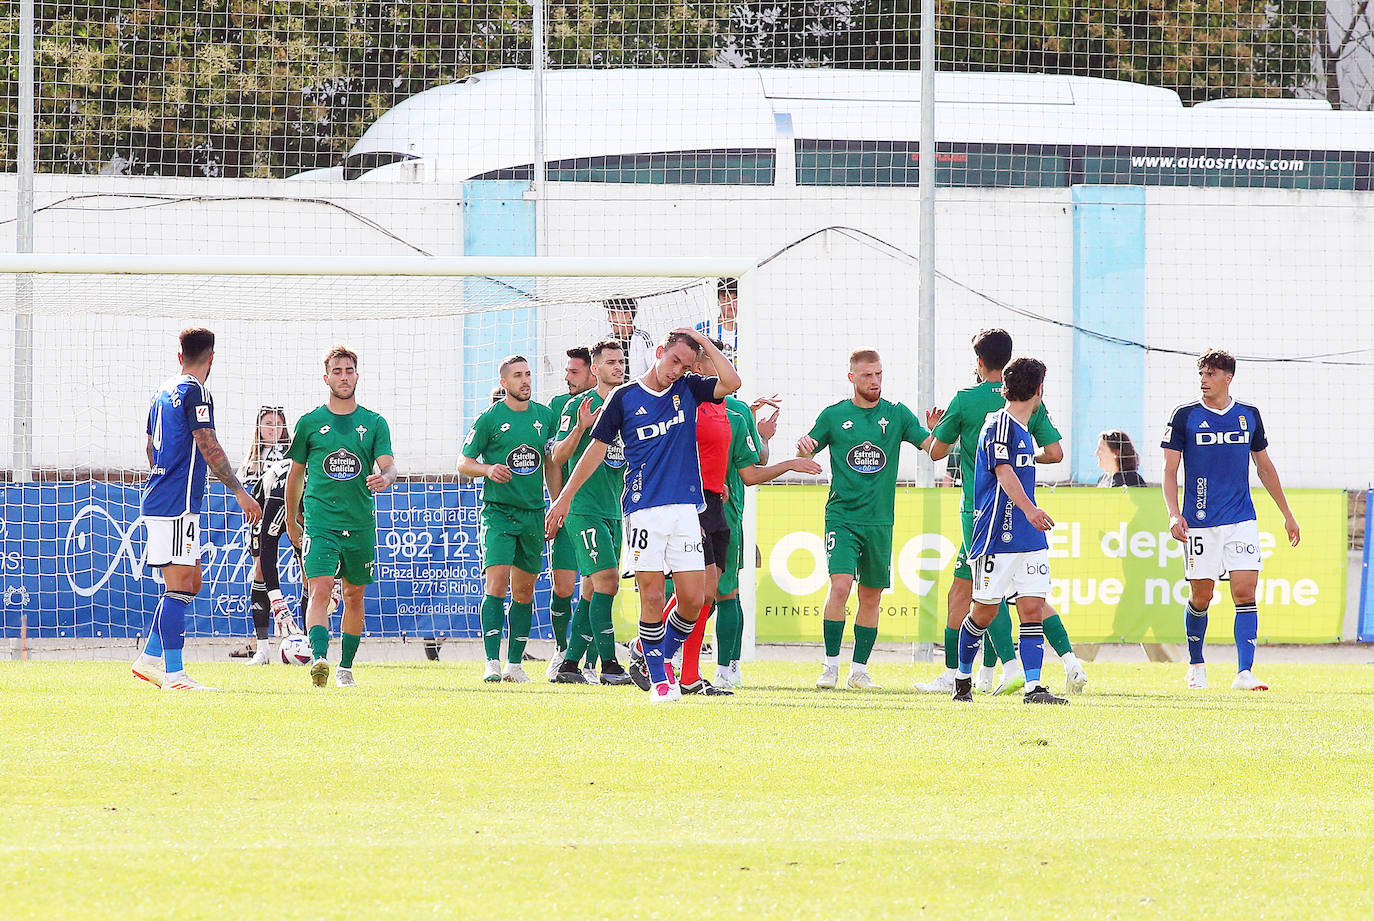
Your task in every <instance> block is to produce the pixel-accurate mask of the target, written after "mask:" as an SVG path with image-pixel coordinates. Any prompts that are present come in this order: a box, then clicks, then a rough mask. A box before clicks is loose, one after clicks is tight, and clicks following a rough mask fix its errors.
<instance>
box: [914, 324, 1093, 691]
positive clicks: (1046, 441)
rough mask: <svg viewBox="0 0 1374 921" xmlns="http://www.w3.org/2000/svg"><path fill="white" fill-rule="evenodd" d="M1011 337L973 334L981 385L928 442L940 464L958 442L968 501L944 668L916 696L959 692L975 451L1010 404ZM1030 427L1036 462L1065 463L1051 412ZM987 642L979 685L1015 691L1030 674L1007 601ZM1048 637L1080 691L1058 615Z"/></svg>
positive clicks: (1071, 685) (949, 412) (1082, 679)
mask: <svg viewBox="0 0 1374 921" xmlns="http://www.w3.org/2000/svg"><path fill="white" fill-rule="evenodd" d="M1011 352H1012V341H1011V335H1010V334H1008V333H1007V331H1006V330H1004V329H985V330H983V331H982V332H980V333H978V335H976V336H974V337H973V353H974V355H976V356H977V360H978V365H977V375H978V383H977V384H975V385H974V386H972V387H968V388H965V389H964V390H960V391H959V392H958V393H957V394H955V395H954V399H952V400H950V403H949V406H948V407H947V408H946V409H945V411H944V413H943V414H942V416H941V418H940V419H939V421H938V422H937V423H936V424H935V426H934V431H933V432H932V433H931V435H932V437H931V442H930V445H929V448H928V450H929V452H930V456H931V458H932V459H933V460H937V461H938V460H941V459H942V458H944V457H945V456H947V455H948V454H949V451H950V447H951V446H952V445H954V444H955V443H956V442H957V443H958V445H959V465H960V469H961V471H962V474H963V476H962V488H963V497H962V501H961V502H960V504H959V517H960V520H961V522H962V525H963V543H962V544H961V545H960V547H959V555H958V556H957V557H955V560H954V579H953V581H952V582H951V583H950V587H949V597H948V605H949V614H948V617H949V619H948V620H947V621H946V622H945V671H944V674H942V675H940V676H939V677H938V678H936V679H935V680H933V681H928V682H925V683H918V684H917V685H916V689H917V690H918V691H929V692H931V693H936V694H949V693H951V692H953V690H954V675H955V671H956V669H957V667H958V664H959V625H960V624H961V623H963V621H964V617H965V616H967V615H968V612H969V606H970V605H971V604H972V603H973V574H972V573H971V572H970V571H969V563H968V552H967V551H968V545H969V541H970V540H971V539H972V537H973V511H974V507H975V506H974V500H973V467H974V458H975V456H976V455H977V453H978V438H979V435H980V434H981V432H982V430H983V423H984V421H985V420H986V419H987V416H988V414H989V413H994V412H997V411H998V410H999V409H1001V408H1002V407H1003V406H1004V405H1006V399H1005V398H1004V397H1003V396H1002V369H1003V368H1005V367H1006V366H1007V362H1009V361H1011ZM1028 429H1029V431H1030V433H1031V437H1032V438H1034V439H1035V443H1036V445H1037V446H1038V447H1039V452H1038V453H1037V454H1036V455H1035V462H1036V463H1038V464H1057V463H1059V462H1060V461H1062V460H1063V459H1064V448H1063V446H1062V445H1061V444H1060V441H1061V440H1062V436H1061V435H1060V434H1059V430H1058V429H1056V428H1055V427H1054V422H1053V421H1052V420H1051V419H1050V414H1049V412H1048V411H1047V410H1046V409H1045V407H1044V405H1043V404H1042V405H1040V406H1039V407H1038V408H1037V409H1036V410H1035V412H1034V413H1033V414H1032V415H1031V417H1030V424H1029V426H1028ZM987 636H988V638H989V640H990V642H989V643H988V645H987V648H986V649H985V650H984V660H983V661H984V665H983V668H982V670H981V673H980V674H979V676H978V680H977V682H976V685H977V687H978V688H979V689H981V690H983V691H993V692H994V693H997V694H1011V693H1014V692H1016V691H1017V690H1019V689H1020V688H1021V687H1023V686H1024V685H1025V675H1024V672H1023V671H1022V668H1021V663H1020V660H1018V659H1017V657H1016V646H1015V645H1014V644H1013V642H1012V638H1011V614H1010V612H1009V611H1008V609H1007V603H1006V602H1005V601H1003V602H1002V603H1001V604H1000V606H999V608H998V611H997V616H996V617H995V618H994V619H993V622H992V625H991V626H990V627H989V628H988V632H987ZM1045 639H1047V640H1049V641H1050V645H1051V646H1053V647H1054V651H1055V652H1056V653H1057V654H1058V655H1059V656H1060V658H1061V659H1062V660H1063V663H1064V671H1065V675H1066V684H1067V687H1068V689H1069V690H1070V691H1074V692H1078V691H1082V690H1083V688H1084V687H1085V686H1086V685H1087V683H1088V676H1087V673H1086V672H1085V671H1084V670H1083V666H1082V664H1080V663H1079V661H1078V659H1077V657H1076V656H1074V654H1073V644H1072V643H1070V642H1069V635H1068V632H1067V631H1066V630H1065V629H1064V624H1063V622H1062V621H1061V620H1060V619H1059V615H1058V614H1053V615H1052V616H1050V617H1048V618H1046V619H1045ZM996 659H1001V660H1002V662H1003V663H1005V664H1004V665H1003V667H1002V680H1001V681H1000V682H998V683H997V685H996V687H995V688H994V687H993V680H992V672H993V665H994V664H995V661H996Z"/></svg>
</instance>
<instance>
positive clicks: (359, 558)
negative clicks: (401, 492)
mask: <svg viewBox="0 0 1374 921" xmlns="http://www.w3.org/2000/svg"><path fill="white" fill-rule="evenodd" d="M376 562H377V530H376V528H373V527H367V528H359V529H358V530H356V531H309V530H307V531H306V532H305V533H304V534H303V535H302V536H301V568H302V569H303V570H304V571H305V577H306V578H307V579H315V578H318V577H320V576H329V577H330V578H338V579H343V580H344V581H345V582H347V583H348V584H349V585H371V584H372V581H373V580H372V567H373V566H374V565H375V564H376Z"/></svg>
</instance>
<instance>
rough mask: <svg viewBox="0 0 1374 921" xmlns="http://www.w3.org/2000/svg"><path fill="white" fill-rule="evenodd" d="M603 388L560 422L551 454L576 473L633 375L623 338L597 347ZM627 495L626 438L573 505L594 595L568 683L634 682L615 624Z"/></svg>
mask: <svg viewBox="0 0 1374 921" xmlns="http://www.w3.org/2000/svg"><path fill="white" fill-rule="evenodd" d="M590 354H591V360H592V378H593V381H594V383H595V386H594V388H593V389H592V390H590V391H589V392H587V393H584V394H580V395H579V396H577V397H574V398H573V399H572V400H570V401H569V402H568V404H567V405H566V406H565V407H564V408H563V415H562V417H561V418H560V419H559V421H558V432H559V440H558V441H557V442H555V443H554V446H553V452H552V454H551V458H552V460H553V462H554V463H555V464H559V465H562V466H563V468H564V469H566V470H568V471H569V476H571V471H572V470H573V469H574V468H576V466H577V464H578V462H579V461H581V460H582V455H583V454H585V453H586V451H587V448H588V447H590V446H591V444H592V434H591V431H592V426H593V425H594V424H595V421H596V418H597V415H598V414H599V413H600V412H601V407H602V406H604V405H605V403H606V399H607V397H609V396H610V395H611V392H612V391H613V390H615V389H616V388H617V387H619V386H620V385H621V384H622V383H624V381H625V350H624V348H622V347H621V344H620V340H618V339H602V340H601V341H600V342H598V343H597V344H596V345H594V346H592V348H591V353H590ZM624 494H625V452H624V450H623V449H622V448H621V444H620V441H619V440H618V439H617V440H616V441H613V442H611V444H609V445H608V446H607V448H606V456H605V457H604V458H603V459H602V461H601V464H600V465H599V466H598V467H597V468H596V470H595V471H594V472H593V473H592V475H591V476H590V477H589V478H588V479H587V482H586V483H585V484H584V485H583V486H582V488H581V489H579V490H578V491H577V495H575V496H574V497H573V500H572V504H571V505H569V507H568V517H567V520H566V521H564V523H563V526H562V527H561V528H560V529H559V530H558V533H559V534H566V535H568V537H569V539H570V543H571V546H572V549H573V551H574V553H576V563H577V569H578V571H579V572H580V573H581V574H582V581H583V585H584V586H588V585H589V586H590V588H591V597H590V598H589V599H586V601H585V603H581V604H578V606H577V611H576V613H574V614H573V619H572V626H571V628H570V629H569V630H568V648H567V654H566V656H565V657H564V658H563V660H562V664H561V665H560V666H559V669H558V672H557V673H556V674H555V676H554V680H556V681H558V682H559V683H561V684H589V683H598V684H628V683H629V682H630V676H629V674H628V673H627V672H626V671H625V668H624V667H623V666H622V665H621V664H620V663H619V662H617V661H616V658H615V625H614V623H612V621H611V607H612V605H614V603H615V595H616V592H618V591H619V590H620V543H621V502H622V501H623V498H624ZM591 649H595V651H596V655H597V657H598V658H600V659H601V675H600V677H599V678H597V679H596V681H595V682H592V681H591V679H589V678H588V677H587V674H586V672H585V670H584V669H580V668H578V661H579V660H580V659H581V658H582V655H583V653H585V652H587V651H588V650H591Z"/></svg>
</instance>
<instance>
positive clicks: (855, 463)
mask: <svg viewBox="0 0 1374 921" xmlns="http://www.w3.org/2000/svg"><path fill="white" fill-rule="evenodd" d="M845 460H846V461H847V462H848V464H849V466H850V469H852V470H854V471H856V472H858V473H877V472H878V471H880V470H882V469H883V467H885V466H887V455H886V454H885V453H883V449H882V448H880V447H878V446H877V445H875V444H874V443H873V442H871V441H865V442H864V443H863V444H858V445H855V446H854V447H852V448H850V449H849V454H848V455H847V456H846V457H845Z"/></svg>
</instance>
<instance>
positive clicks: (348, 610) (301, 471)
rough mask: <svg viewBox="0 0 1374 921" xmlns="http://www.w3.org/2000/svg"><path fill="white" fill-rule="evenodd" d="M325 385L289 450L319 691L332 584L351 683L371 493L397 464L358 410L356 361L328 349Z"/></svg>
mask: <svg viewBox="0 0 1374 921" xmlns="http://www.w3.org/2000/svg"><path fill="white" fill-rule="evenodd" d="M324 382H325V385H326V386H328V387H329V402H328V403H326V404H324V405H323V406H320V407H317V408H316V409H313V410H311V411H310V412H308V413H306V414H305V415H304V416H301V418H300V420H299V421H298V422H297V423H296V434H295V436H294V437H293V438H292V439H291V450H290V451H289V452H287V456H288V457H290V458H291V472H290V473H289V474H287V478H286V531H287V534H288V535H289V537H290V538H291V543H292V544H294V545H296V546H297V547H300V548H301V569H302V570H303V571H304V573H305V579H306V583H307V586H308V588H309V592H310V602H309V605H310V606H309V609H308V611H307V613H306V615H305V626H306V630H307V631H309V636H310V651H311V652H312V653H313V655H314V661H312V662H311V663H310V680H311V681H312V682H314V685H315V687H317V688H322V687H324V686H325V685H326V684H328V683H329V599H330V596H331V595H332V594H333V590H334V579H335V578H336V577H338V578H340V579H341V580H342V582H343V615H342V616H341V618H340V633H341V636H342V643H343V652H342V653H340V655H339V671H338V674H337V675H336V676H335V678H334V682H335V684H336V685H338V686H339V687H341V688H349V687H353V686H354V685H355V684H356V682H355V681H354V680H353V658H354V656H355V655H357V653H358V644H360V643H361V642H362V639H363V589H364V587H365V586H368V585H371V584H372V581H373V580H372V569H373V565H374V564H375V562H376V560H377V504H376V500H375V499H374V498H373V494H374V493H379V492H382V491H383V490H387V489H390V488H391V484H393V483H395V482H396V463H395V460H394V459H393V458H392V456H391V428H390V427H389V426H388V425H387V423H386V420H385V419H383V418H382V417H381V416H379V415H377V414H376V413H374V412H373V411H372V410H370V409H364V408H363V407H361V406H359V405H358V397H357V390H358V356H357V355H356V354H354V353H353V352H351V351H350V350H348V349H347V348H345V347H343V346H341V345H336V346H334V347H333V348H332V349H330V350H329V351H328V353H326V354H325V356H324ZM374 471H375V472H374ZM302 494H304V497H305V524H304V526H303V525H302V523H301V518H300V512H301V497H302ZM305 528H309V530H308V531H306V530H304V529H305ZM302 532H304V533H302Z"/></svg>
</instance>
